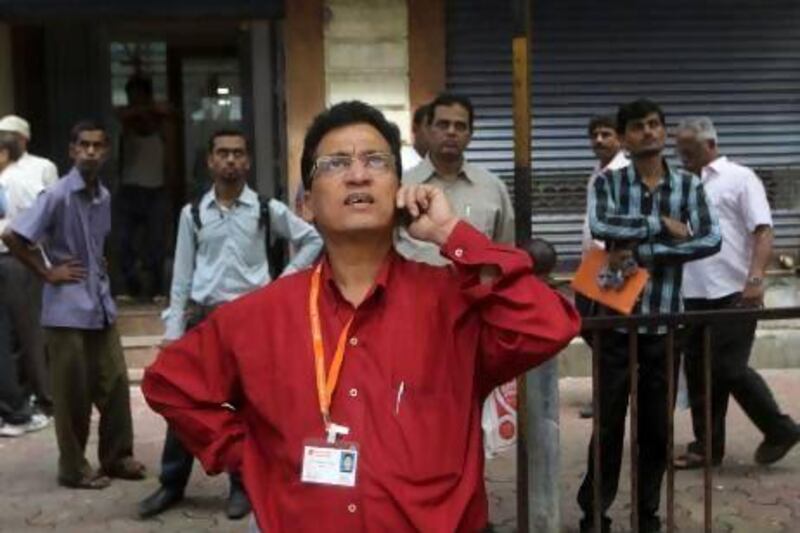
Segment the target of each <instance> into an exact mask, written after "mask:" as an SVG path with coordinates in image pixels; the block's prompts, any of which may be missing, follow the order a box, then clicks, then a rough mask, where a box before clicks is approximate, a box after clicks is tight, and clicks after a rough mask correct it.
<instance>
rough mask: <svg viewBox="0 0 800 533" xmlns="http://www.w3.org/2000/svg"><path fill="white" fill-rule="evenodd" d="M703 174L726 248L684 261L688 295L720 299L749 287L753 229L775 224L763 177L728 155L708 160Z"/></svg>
mask: <svg viewBox="0 0 800 533" xmlns="http://www.w3.org/2000/svg"><path fill="white" fill-rule="evenodd" d="M701 179H702V182H703V188H704V189H705V191H706V197H707V198H708V201H709V202H710V203H711V207H712V208H713V209H714V210H715V211H716V213H717V216H718V217H719V226H720V231H721V233H722V249H721V250H720V252H719V253H718V254H716V255H712V256H711V257H707V258H705V259H701V260H699V261H694V262H691V263H686V264H685V265H684V267H683V297H684V298H705V299H716V298H722V297H724V296H728V295H729V294H732V293H735V292H740V291H742V289H744V286H745V284H746V282H747V275H748V273H749V271H750V261H751V260H752V256H753V245H754V242H755V237H754V236H753V232H754V231H755V229H756V228H757V227H758V226H772V214H771V213H770V209H769V203H767V195H766V192H765V191H764V184H763V183H761V180H760V179H759V178H758V176H756V175H755V173H754V172H753V171H752V170H750V169H749V168H747V167H745V166H742V165H739V164H737V163H734V162H733V161H730V160H729V159H728V158H727V157H719V158H717V159H715V160H714V161H712V162H711V163H709V164H708V165H706V167H705V168H703V171H702V176H701Z"/></svg>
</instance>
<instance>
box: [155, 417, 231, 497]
mask: <svg viewBox="0 0 800 533" xmlns="http://www.w3.org/2000/svg"><path fill="white" fill-rule="evenodd" d="M193 464H194V456H193V455H192V453H191V452H190V451H189V450H187V449H186V448H185V447H184V446H183V444H181V441H180V440H178V437H177V436H176V435H175V432H174V431H172V428H170V427H167V436H166V438H165V439H164V450H163V451H162V452H161V475H160V476H159V477H158V480H159V481H160V482H161V485H163V486H164V487H167V488H169V489H171V490H174V491H176V492H180V493H183V490H184V489H185V488H186V484H187V483H188V482H189V476H191V474H192V465H193ZM228 476H229V477H230V480H231V489H234V488H237V489H241V488H242V479H241V476H240V474H239V473H238V472H230V473H229V474H228Z"/></svg>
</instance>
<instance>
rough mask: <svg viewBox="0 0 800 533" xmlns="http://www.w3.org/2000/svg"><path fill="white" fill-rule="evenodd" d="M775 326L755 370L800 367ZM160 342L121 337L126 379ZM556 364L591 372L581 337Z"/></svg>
mask: <svg viewBox="0 0 800 533" xmlns="http://www.w3.org/2000/svg"><path fill="white" fill-rule="evenodd" d="M764 325H766V323H765V324H764ZM774 325H775V324H770V325H769V326H767V327H763V326H760V327H759V329H758V331H757V332H756V341H755V344H754V346H753V354H752V356H751V358H750V363H751V365H752V366H753V368H757V369H782V368H800V352H798V351H797V350H796V349H795V347H796V346H800V329H795V328H786V327H784V328H776V327H774ZM792 325H795V324H792ZM160 342H161V336H160V335H140V336H135V337H123V338H122V347H123V349H124V350H125V361H126V363H127V365H128V379H130V381H131V382H132V383H139V382H140V381H141V378H142V373H143V372H144V368H145V367H146V366H147V365H149V364H150V363H152V362H153V361H154V360H155V358H156V356H157V355H158V344H159V343H160ZM558 363H559V373H560V375H561V377H587V376H590V375H591V373H592V356H591V351H590V350H589V347H588V346H587V345H586V343H585V342H584V341H583V339H581V338H577V339H573V341H572V342H571V343H570V344H569V346H567V348H566V349H565V350H564V351H563V352H561V354H560V355H559V356H558Z"/></svg>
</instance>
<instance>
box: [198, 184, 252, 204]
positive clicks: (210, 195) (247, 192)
mask: <svg viewBox="0 0 800 533" xmlns="http://www.w3.org/2000/svg"><path fill="white" fill-rule="evenodd" d="M234 203H236V204H242V205H255V204H256V203H258V195H257V194H256V192H255V191H254V190H253V189H251V188H250V187H248V186H247V184H245V186H244V188H243V189H242V192H241V193H239V197H238V198H237V199H236V200H235V201H234ZM200 205H201V207H203V208H204V209H208V208H209V207H211V206H212V205H218V203H217V195H216V192H215V189H214V187H211V188H210V189H209V190H208V192H206V193H205V194H204V195H203V198H202V199H201V200H200Z"/></svg>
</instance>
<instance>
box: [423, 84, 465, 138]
mask: <svg viewBox="0 0 800 533" xmlns="http://www.w3.org/2000/svg"><path fill="white" fill-rule="evenodd" d="M456 104H458V105H460V106H461V107H463V108H464V109H466V110H467V113H468V114H469V131H470V132H471V131H473V127H472V126H473V123H474V122H475V109H474V108H473V107H472V102H471V101H470V99H469V98H467V97H466V96H462V95H460V94H453V93H441V94H440V95H439V96H437V97H436V98H435V99H434V100H433V102H431V103H430V104H428V124H430V123H432V122H433V117H434V116H435V115H436V108H437V107H439V106H444V107H449V106H451V105H456Z"/></svg>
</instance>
